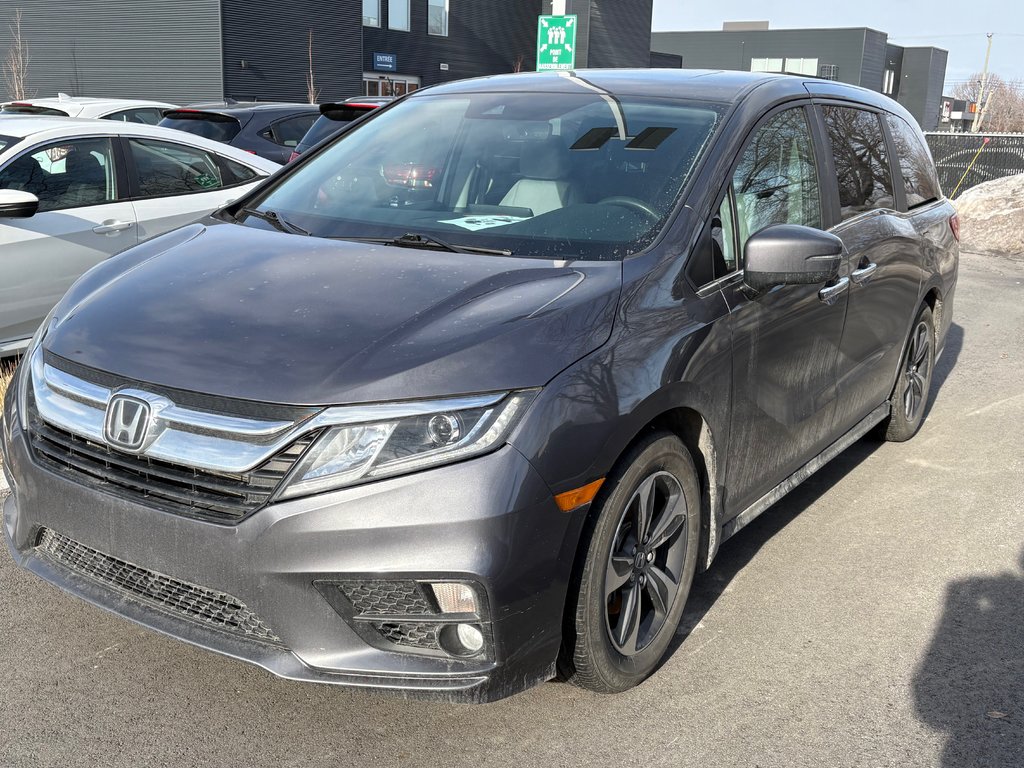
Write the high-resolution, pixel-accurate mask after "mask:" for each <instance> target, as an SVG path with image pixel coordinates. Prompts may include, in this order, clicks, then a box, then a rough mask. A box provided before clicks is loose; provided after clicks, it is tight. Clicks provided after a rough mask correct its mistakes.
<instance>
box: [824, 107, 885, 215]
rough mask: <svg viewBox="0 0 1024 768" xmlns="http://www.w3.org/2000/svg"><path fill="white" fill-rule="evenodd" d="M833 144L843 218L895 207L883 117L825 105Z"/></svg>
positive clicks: (825, 115)
mask: <svg viewBox="0 0 1024 768" xmlns="http://www.w3.org/2000/svg"><path fill="white" fill-rule="evenodd" d="M822 115H823V117H824V119H825V130H826V132H827V133H828V137H829V139H830V141H831V143H832V156H833V158H834V160H835V168H836V181H837V182H838V184H839V205H840V208H841V213H842V220H843V221H846V220H847V219H850V218H853V217H854V216H857V215H858V214H861V213H864V212H866V211H872V210H875V209H879V208H895V207H896V202H895V196H894V194H893V186H892V175H891V174H890V172H889V157H888V152H887V150H886V145H885V134H884V133H883V132H882V124H881V122H880V120H879V116H878V115H877V114H875V113H874V112H869V111H867V110H865V109H855V108H853V107H837V106H831V105H827V106H825V107H823V108H822Z"/></svg>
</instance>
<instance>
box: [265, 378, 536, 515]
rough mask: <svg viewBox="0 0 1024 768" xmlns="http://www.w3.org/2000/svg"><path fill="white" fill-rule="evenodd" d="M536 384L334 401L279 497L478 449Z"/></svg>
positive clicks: (512, 419) (504, 430)
mask: <svg viewBox="0 0 1024 768" xmlns="http://www.w3.org/2000/svg"><path fill="white" fill-rule="evenodd" d="M536 394H537V390H523V391H519V392H512V393H502V394H497V395H479V396H472V397H463V398H451V399H446V400H433V401H429V402H422V403H393V404H386V405H372V406H366V407H358V406H353V407H351V408H338V409H333V410H334V412H335V413H336V414H337V415H338V419H339V421H344V422H346V423H338V424H336V425H335V426H332V427H330V428H328V429H327V430H326V431H325V432H324V433H323V434H322V435H321V436H320V437H319V438H317V440H316V442H315V443H313V445H312V446H310V448H309V450H308V451H307V452H306V454H305V456H303V458H302V460H301V461H300V462H299V463H298V465H297V466H296V467H295V469H294V470H293V472H292V473H291V475H290V477H289V479H288V481H287V484H286V486H285V488H284V491H283V492H282V493H281V497H282V498H294V497H296V496H305V495H308V494H311V493H320V492H322V491H328V490H334V489H337V488H344V487H346V486H349V485H356V484H358V483H364V482H367V481H369V480H377V479H380V478H384V477H392V476H394V475H401V474H406V473H408V472H415V471H417V470H420V469H426V468H427V467H434V466H437V465H439V464H449V463H451V462H453V461H459V460H461V459H468V458H470V457H473V456H479V455H481V454H484V453H487V452H488V451H491V450H494V449H496V448H499V447H501V446H502V445H504V443H505V441H506V439H507V438H508V436H509V434H510V433H511V432H512V429H513V428H514V427H515V425H516V424H517V423H518V421H519V419H520V417H521V416H522V415H523V413H524V412H525V411H526V408H527V406H528V405H529V404H530V402H531V401H532V400H533V398H534V397H535V396H536Z"/></svg>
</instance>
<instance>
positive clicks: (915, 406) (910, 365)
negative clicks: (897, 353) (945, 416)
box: [903, 322, 932, 422]
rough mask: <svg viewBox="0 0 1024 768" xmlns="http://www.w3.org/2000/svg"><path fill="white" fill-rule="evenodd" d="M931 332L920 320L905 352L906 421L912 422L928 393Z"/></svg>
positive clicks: (904, 411)
mask: <svg viewBox="0 0 1024 768" xmlns="http://www.w3.org/2000/svg"><path fill="white" fill-rule="evenodd" d="M931 346H932V341H931V333H930V332H929V329H928V324H927V323H925V322H920V323H918V324H917V328H915V329H914V336H913V338H912V339H911V342H910V351H909V352H908V353H907V366H906V370H905V372H904V385H905V388H904V390H903V414H904V416H906V418H907V421H908V422H913V421H914V419H916V418H917V414H918V412H919V411H920V409H921V408H922V407H923V405H924V400H925V397H927V395H928V380H929V377H930V375H931V370H930V368H931V354H930V353H931Z"/></svg>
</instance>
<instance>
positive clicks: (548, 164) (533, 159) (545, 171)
mask: <svg viewBox="0 0 1024 768" xmlns="http://www.w3.org/2000/svg"><path fill="white" fill-rule="evenodd" d="M519 172H520V173H521V174H522V175H523V176H525V177H526V178H528V179H564V178H565V176H566V175H567V174H568V173H569V150H568V149H566V147H565V144H563V143H562V140H561V139H560V138H559V137H558V136H550V137H548V138H546V139H544V141H537V142H532V141H531V142H527V143H526V144H524V145H523V154H522V157H520V158H519Z"/></svg>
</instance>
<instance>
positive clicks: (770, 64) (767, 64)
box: [750, 59, 782, 72]
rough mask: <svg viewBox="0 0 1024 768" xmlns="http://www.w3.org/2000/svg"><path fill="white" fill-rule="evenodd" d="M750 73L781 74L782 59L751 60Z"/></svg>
mask: <svg viewBox="0 0 1024 768" xmlns="http://www.w3.org/2000/svg"><path fill="white" fill-rule="evenodd" d="M750 71H751V72H782V59H751V60H750Z"/></svg>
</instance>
